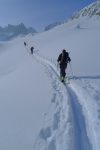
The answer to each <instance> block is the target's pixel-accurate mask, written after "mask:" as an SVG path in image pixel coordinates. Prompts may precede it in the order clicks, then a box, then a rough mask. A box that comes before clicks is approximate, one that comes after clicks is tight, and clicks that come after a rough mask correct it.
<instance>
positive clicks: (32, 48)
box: [30, 46, 34, 54]
mask: <svg viewBox="0 0 100 150" xmlns="http://www.w3.org/2000/svg"><path fill="white" fill-rule="evenodd" d="M30 50H31V54H33V50H34V47H33V46H32V47H31V48H30Z"/></svg>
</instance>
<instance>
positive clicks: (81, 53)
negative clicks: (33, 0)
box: [0, 17, 100, 150]
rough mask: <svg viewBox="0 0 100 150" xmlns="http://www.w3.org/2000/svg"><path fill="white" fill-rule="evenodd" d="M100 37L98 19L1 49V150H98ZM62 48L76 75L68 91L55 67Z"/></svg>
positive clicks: (80, 21) (13, 43) (68, 72)
mask: <svg viewBox="0 0 100 150" xmlns="http://www.w3.org/2000/svg"><path fill="white" fill-rule="evenodd" d="M99 32H100V18H98V17H93V18H91V19H88V20H87V18H84V19H82V18H80V19H79V20H73V21H71V22H68V23H65V24H63V25H61V26H58V27H55V28H54V29H52V30H49V31H48V32H43V33H40V34H37V35H36V36H31V35H29V36H27V37H25V38H17V39H16V40H13V41H11V42H6V43H0V149H2V150H33V149H34V150H61V149H62V150H99V147H100V69H99V56H100V51H99V47H100V42H99V39H100V33H99ZM24 41H26V42H27V46H26V47H25V46H24V44H23V43H24ZM31 46H34V47H35V52H34V55H33V56H32V55H31V54H30V47H31ZM63 48H65V49H67V50H68V51H70V57H71V59H72V61H71V65H72V69H73V73H74V78H72V79H71V80H70V84H66V85H63V84H62V83H61V82H60V81H59V69H58V68H57V66H56V64H57V63H56V60H57V57H58V55H59V53H60V52H61V50H62V49H63ZM71 71H72V70H71V68H70V66H68V71H67V74H70V75H72V72H71Z"/></svg>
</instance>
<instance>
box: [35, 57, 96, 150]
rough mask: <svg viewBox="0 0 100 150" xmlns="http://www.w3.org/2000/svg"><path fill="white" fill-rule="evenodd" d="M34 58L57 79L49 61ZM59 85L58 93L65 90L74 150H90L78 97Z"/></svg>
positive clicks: (66, 86) (57, 75) (57, 76)
mask: <svg viewBox="0 0 100 150" xmlns="http://www.w3.org/2000/svg"><path fill="white" fill-rule="evenodd" d="M34 56H35V59H36V60H37V61H39V62H40V63H41V64H42V65H44V66H45V67H47V68H49V69H50V70H51V71H50V72H53V74H54V75H55V76H56V80H58V79H59V73H58V72H57V69H56V67H55V66H54V65H53V64H52V63H51V62H50V61H49V60H47V59H45V58H43V57H41V56H39V55H38V54H35V55H34ZM50 72H49V73H50ZM51 78H52V77H51ZM59 82H60V81H59ZM60 84H61V85H62V86H63V89H62V90H61V91H60V92H61V93H63V90H66V96H65V95H64V97H65V99H69V103H70V109H71V112H72V124H73V134H71V136H73V137H69V138H72V139H73V142H72V143H73V146H74V150H92V149H93V148H92V144H91V142H90V140H89V137H88V134H87V127H86V122H85V116H84V115H83V111H82V106H81V105H80V104H79V102H78V96H77V94H76V93H75V92H74V90H73V89H72V88H71V87H70V86H68V85H65V86H64V85H63V83H61V82H60ZM72 150H73V149H72Z"/></svg>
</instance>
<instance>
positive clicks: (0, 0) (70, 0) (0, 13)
mask: <svg viewBox="0 0 100 150" xmlns="http://www.w3.org/2000/svg"><path fill="white" fill-rule="evenodd" d="M94 1H96V0H0V26H2V27H4V26H7V25H8V24H13V25H17V24H19V23H24V24H25V25H26V26H27V27H30V26H31V27H33V28H35V29H36V30H37V31H42V30H43V29H44V28H45V26H47V25H49V24H52V23H54V22H56V21H58V22H59V21H61V22H63V21H66V20H67V19H68V18H69V17H70V16H71V15H72V14H73V13H74V12H76V11H77V10H80V9H82V8H83V7H85V6H87V5H88V4H90V3H92V2H94Z"/></svg>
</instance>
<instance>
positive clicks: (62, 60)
mask: <svg viewBox="0 0 100 150" xmlns="http://www.w3.org/2000/svg"><path fill="white" fill-rule="evenodd" d="M57 61H58V63H59V66H60V78H61V81H62V82H64V80H65V76H66V72H65V70H66V68H67V64H68V62H70V61H71V59H70V57H69V53H68V52H66V50H65V49H63V51H62V53H61V54H60V55H59V57H58V59H57Z"/></svg>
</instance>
